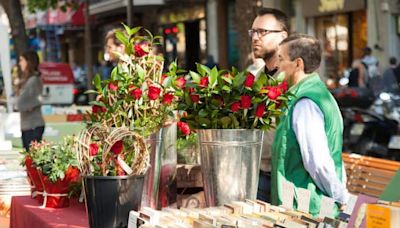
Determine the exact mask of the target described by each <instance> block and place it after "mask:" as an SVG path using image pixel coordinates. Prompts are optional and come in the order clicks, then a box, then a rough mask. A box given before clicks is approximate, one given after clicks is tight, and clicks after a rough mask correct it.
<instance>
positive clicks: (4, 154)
mask: <svg viewBox="0 0 400 228" xmlns="http://www.w3.org/2000/svg"><path fill="white" fill-rule="evenodd" d="M21 159H22V155H21V154H19V151H18V150H16V149H14V150H12V151H0V227H6V228H7V227H9V223H10V222H9V216H10V214H9V213H10V205H11V197H12V196H15V195H29V194H30V186H29V183H28V180H27V177H26V172H25V169H24V167H22V166H21V165H20V162H21Z"/></svg>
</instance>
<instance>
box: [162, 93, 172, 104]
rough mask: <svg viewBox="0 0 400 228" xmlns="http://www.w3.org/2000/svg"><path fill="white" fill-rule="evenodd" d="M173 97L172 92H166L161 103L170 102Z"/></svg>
mask: <svg viewBox="0 0 400 228" xmlns="http://www.w3.org/2000/svg"><path fill="white" fill-rule="evenodd" d="M173 99H174V95H173V94H172V93H166V94H164V96H163V101H162V103H163V104H171V103H172V100H173Z"/></svg>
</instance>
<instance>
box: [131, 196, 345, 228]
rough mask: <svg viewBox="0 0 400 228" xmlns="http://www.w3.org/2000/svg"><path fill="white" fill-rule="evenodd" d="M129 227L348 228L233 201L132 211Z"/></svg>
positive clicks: (260, 203)
mask: <svg viewBox="0 0 400 228" xmlns="http://www.w3.org/2000/svg"><path fill="white" fill-rule="evenodd" d="M128 227H129V228H136V227H140V228H170V227H174V228H187V227H193V228H219V227H221V228H240V227H255V228H257V227H260V228H265V227H282V228H283V227H285V228H292V227H293V228H294V227H296V228H297V227H298V228H308V227H310V228H314V227H315V228H318V227H347V223H346V222H344V221H341V220H338V219H333V218H329V217H324V218H320V219H315V218H312V216H311V215H310V214H308V213H305V212H300V211H295V210H291V209H286V208H284V207H283V206H279V207H278V206H273V205H271V204H269V203H266V202H263V201H259V200H256V201H253V200H245V201H233V202H231V203H228V204H225V205H223V206H219V207H210V208H203V209H200V208H181V209H175V208H163V209H162V210H161V211H157V210H154V209H151V208H147V207H145V208H142V210H140V211H139V212H135V211H131V213H130V215H129V226H128Z"/></svg>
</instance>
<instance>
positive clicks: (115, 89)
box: [108, 82, 118, 91]
mask: <svg viewBox="0 0 400 228" xmlns="http://www.w3.org/2000/svg"><path fill="white" fill-rule="evenodd" d="M108 89H109V90H111V91H117V90H118V85H116V84H114V83H113V82H110V83H108Z"/></svg>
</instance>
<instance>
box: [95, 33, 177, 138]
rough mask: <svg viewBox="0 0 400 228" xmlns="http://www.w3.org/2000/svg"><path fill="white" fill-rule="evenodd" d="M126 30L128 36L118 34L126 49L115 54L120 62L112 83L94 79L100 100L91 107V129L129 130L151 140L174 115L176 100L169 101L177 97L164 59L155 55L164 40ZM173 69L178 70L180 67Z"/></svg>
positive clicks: (113, 72) (173, 64)
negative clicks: (164, 71)
mask: <svg viewBox="0 0 400 228" xmlns="http://www.w3.org/2000/svg"><path fill="white" fill-rule="evenodd" d="M123 26H124V29H125V32H121V31H120V32H117V33H116V37H117V39H118V40H120V41H121V42H122V43H123V44H124V45H125V47H126V48H125V53H115V54H117V55H118V56H119V59H120V62H119V64H118V66H116V67H115V68H114V69H113V70H112V73H111V77H110V79H108V80H103V81H102V80H101V79H100V77H98V76H96V77H95V78H94V80H93V85H94V87H95V91H89V93H95V95H97V98H96V101H92V102H91V103H90V104H91V105H92V106H93V109H92V111H91V112H88V115H89V117H90V121H88V125H89V126H90V125H93V124H96V123H101V124H103V125H104V126H108V127H127V128H129V129H132V130H139V131H140V132H139V133H140V134H142V135H143V136H148V135H150V134H151V133H153V132H156V131H157V130H158V129H159V128H160V127H161V126H162V125H163V123H164V122H165V120H166V119H167V118H168V116H170V115H171V114H172V110H174V108H175V106H174V102H173V100H174V97H172V99H170V102H168V99H166V97H168V96H169V97H170V98H171V96H173V88H172V85H171V83H170V81H169V82H166V81H164V79H165V76H164V75H163V74H162V69H163V64H164V59H163V58H162V56H158V55H155V54H154V53H153V48H154V47H155V45H157V44H159V43H160V42H159V39H160V37H159V36H153V35H152V34H151V33H150V32H149V31H148V30H146V29H143V28H141V27H135V28H129V27H128V26H126V25H123ZM140 32H141V33H143V34H145V35H140V34H139V33H140ZM170 69H176V63H172V64H171V66H170ZM158 90H159V92H158ZM139 91H140V92H139ZM143 129H144V130H143ZM143 131H144V132H143Z"/></svg>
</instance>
